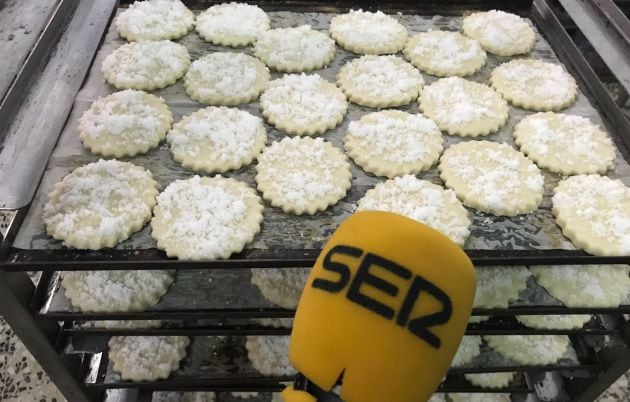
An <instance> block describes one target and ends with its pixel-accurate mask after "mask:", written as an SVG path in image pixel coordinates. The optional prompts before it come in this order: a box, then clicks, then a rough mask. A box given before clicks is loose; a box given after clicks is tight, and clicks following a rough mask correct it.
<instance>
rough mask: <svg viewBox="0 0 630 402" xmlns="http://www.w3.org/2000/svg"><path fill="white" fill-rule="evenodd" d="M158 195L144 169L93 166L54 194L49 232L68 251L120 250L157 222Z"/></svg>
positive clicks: (47, 216)
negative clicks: (147, 225)
mask: <svg viewBox="0 0 630 402" xmlns="http://www.w3.org/2000/svg"><path fill="white" fill-rule="evenodd" d="M157 193H158V190H157V183H156V182H155V180H153V175H152V174H151V172H149V171H148V170H146V169H144V168H142V167H140V166H136V165H133V164H131V163H128V162H120V161H117V160H115V159H113V160H102V159H101V160H99V161H98V162H93V163H89V164H87V165H84V166H81V167H78V168H76V169H75V170H73V171H72V173H70V174H69V175H67V176H66V177H64V178H63V179H62V180H61V181H60V182H58V183H56V184H55V185H54V186H53V189H52V191H51V192H50V193H49V194H48V202H47V203H46V205H45V207H44V216H43V220H44V224H45V225H46V232H47V233H48V234H49V235H50V236H52V237H54V238H55V239H57V240H63V242H64V245H65V246H67V247H74V248H78V249H89V250H100V249H102V248H104V247H114V246H115V245H116V244H118V243H119V242H121V241H123V240H126V239H128V238H129V236H131V235H132V234H133V233H135V232H137V231H139V230H140V229H142V227H143V226H144V225H145V223H147V222H148V221H149V220H150V219H151V208H153V206H154V205H155V196H156V195H157Z"/></svg>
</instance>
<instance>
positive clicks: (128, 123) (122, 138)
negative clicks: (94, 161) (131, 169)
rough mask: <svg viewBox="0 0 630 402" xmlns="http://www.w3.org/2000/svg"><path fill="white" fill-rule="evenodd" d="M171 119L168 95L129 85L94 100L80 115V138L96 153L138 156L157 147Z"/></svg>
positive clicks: (115, 155)
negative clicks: (125, 88)
mask: <svg viewBox="0 0 630 402" xmlns="http://www.w3.org/2000/svg"><path fill="white" fill-rule="evenodd" d="M171 123H173V114H172V113H171V111H170V110H169V108H168V105H167V104H166V102H165V101H164V99H162V98H160V97H157V96H155V95H151V94H149V93H146V92H143V91H136V90H133V89H127V90H124V91H120V92H115V93H113V94H111V95H108V96H106V97H102V98H98V99H97V100H96V101H95V102H94V103H92V106H90V108H89V109H88V110H86V111H85V112H84V113H83V115H81V118H80V119H79V139H81V142H82V143H83V146H84V147H86V148H87V149H89V150H90V151H91V152H92V153H95V154H100V155H103V156H110V157H111V156H113V157H115V158H121V157H124V156H135V155H138V154H143V153H145V152H147V151H149V150H150V149H152V148H155V147H157V146H158V145H159V144H160V142H161V141H162V140H163V139H164V138H165V137H166V132H167V131H168V130H169V128H170V127H171Z"/></svg>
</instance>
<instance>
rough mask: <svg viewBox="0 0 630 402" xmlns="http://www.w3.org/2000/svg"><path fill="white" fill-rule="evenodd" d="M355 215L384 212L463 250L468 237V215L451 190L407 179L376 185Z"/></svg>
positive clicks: (410, 178)
mask: <svg viewBox="0 0 630 402" xmlns="http://www.w3.org/2000/svg"><path fill="white" fill-rule="evenodd" d="M357 211H387V212H394V213H397V214H400V215H403V216H406V217H407V218H410V219H414V220H416V221H418V222H422V223H424V224H426V225H427V226H430V227H432V228H433V229H436V230H438V231H439V232H441V233H442V234H444V235H446V236H447V237H448V238H450V239H451V240H452V241H454V242H455V243H457V244H459V245H460V246H463V245H464V243H465V242H466V239H467V238H468V236H469V235H470V224H471V222H470V219H469V218H468V212H467V211H466V209H464V207H463V206H462V204H461V203H460V202H459V200H458V199H457V197H456V196H455V193H454V192H453V191H452V190H445V189H443V188H442V187H440V186H438V185H436V184H433V183H431V182H428V181H426V180H420V179H418V178H416V177H415V176H411V175H406V176H402V177H396V178H394V179H392V180H387V181H386V182H383V183H379V184H377V185H376V186H375V187H374V188H373V189H371V190H368V191H367V193H366V194H365V196H364V197H363V198H361V199H360V200H359V203H358V207H357Z"/></svg>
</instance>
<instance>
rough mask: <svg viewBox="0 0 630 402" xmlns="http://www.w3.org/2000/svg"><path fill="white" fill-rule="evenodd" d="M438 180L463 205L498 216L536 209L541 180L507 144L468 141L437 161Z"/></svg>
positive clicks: (541, 189)
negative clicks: (454, 194) (450, 190)
mask: <svg viewBox="0 0 630 402" xmlns="http://www.w3.org/2000/svg"><path fill="white" fill-rule="evenodd" d="M438 169H439V171H440V178H442V180H444V183H445V184H446V186H447V187H449V188H452V189H453V190H454V191H455V193H456V194H457V197H458V198H459V199H460V200H462V202H463V203H464V205H467V206H469V207H471V208H475V209H477V210H479V211H482V212H486V213H490V214H492V215H498V216H502V215H504V216H515V215H520V214H526V213H529V212H532V211H534V210H536V208H538V205H539V204H540V202H541V201H542V197H543V182H544V179H543V176H542V174H541V173H540V170H538V168H537V167H536V165H535V164H534V163H533V162H532V161H530V160H529V159H527V158H526V157H525V155H523V154H522V153H520V152H518V151H516V150H515V149H514V148H512V147H511V146H509V145H507V144H503V143H499V142H490V141H468V142H460V143H458V144H455V145H452V146H451V147H449V148H448V149H446V151H444V154H442V157H441V158H440V164H439V165H438Z"/></svg>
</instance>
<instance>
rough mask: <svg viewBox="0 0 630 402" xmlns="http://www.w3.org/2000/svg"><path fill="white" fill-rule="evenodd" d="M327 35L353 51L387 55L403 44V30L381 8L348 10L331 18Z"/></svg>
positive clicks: (400, 47) (404, 34)
mask: <svg viewBox="0 0 630 402" xmlns="http://www.w3.org/2000/svg"><path fill="white" fill-rule="evenodd" d="M330 36H332V37H333V39H335V40H336V41H337V43H338V44H339V46H341V47H343V48H344V49H346V50H349V51H351V52H354V53H359V54H390V53H397V52H399V51H400V50H402V48H403V46H405V41H406V40H407V29H406V28H405V27H404V26H403V25H401V24H400V23H399V22H398V21H396V19H394V18H393V17H390V16H389V15H386V14H383V13H382V12H381V11H377V12H375V13H373V12H370V11H363V10H350V11H349V12H348V13H346V14H341V15H336V16H334V17H333V18H332V20H331V21H330Z"/></svg>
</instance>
